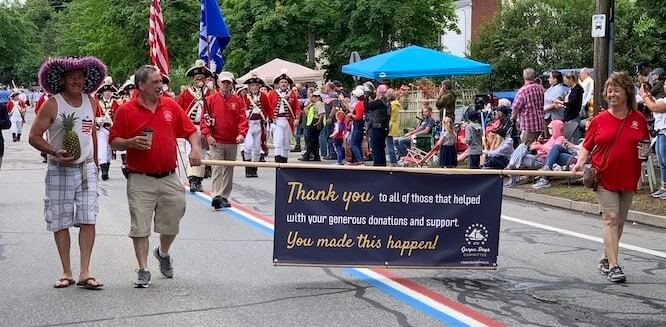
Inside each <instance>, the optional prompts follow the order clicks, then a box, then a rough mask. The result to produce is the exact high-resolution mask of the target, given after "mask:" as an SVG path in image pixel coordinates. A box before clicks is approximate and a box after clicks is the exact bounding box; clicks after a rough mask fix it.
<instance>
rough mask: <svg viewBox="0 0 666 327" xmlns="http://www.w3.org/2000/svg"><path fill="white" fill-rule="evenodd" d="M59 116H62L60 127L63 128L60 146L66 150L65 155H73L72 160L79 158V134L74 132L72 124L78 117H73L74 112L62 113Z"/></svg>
mask: <svg viewBox="0 0 666 327" xmlns="http://www.w3.org/2000/svg"><path fill="white" fill-rule="evenodd" d="M60 117H62V127H63V128H64V129H65V136H64V137H63V141H62V147H63V149H64V150H65V151H67V155H69V156H71V157H73V158H74V160H76V159H79V157H81V143H80V142H79V136H78V135H77V134H76V133H75V132H74V124H75V123H76V120H77V119H78V118H77V117H74V113H72V114H70V115H65V114H64V113H62V114H60Z"/></svg>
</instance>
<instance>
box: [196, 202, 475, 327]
mask: <svg viewBox="0 0 666 327" xmlns="http://www.w3.org/2000/svg"><path fill="white" fill-rule="evenodd" d="M187 194H188V195H190V196H192V197H194V198H195V199H197V200H199V201H201V202H202V203H205V204H207V205H210V200H209V199H207V198H206V197H205V196H204V195H203V194H201V193H198V192H197V193H189V192H188V193H187ZM221 211H222V212H224V213H225V214H228V215H230V216H232V217H234V218H236V219H239V220H240V221H242V222H244V223H247V224H248V225H250V226H252V227H254V228H256V229H257V230H259V231H261V232H264V233H266V234H268V235H270V236H273V229H270V228H268V227H266V226H264V225H262V224H259V223H257V222H255V221H254V220H252V219H249V218H247V217H246V216H244V215H243V214H241V213H238V212H236V211H233V210H228V209H222V210H221ZM342 271H343V272H345V273H346V274H348V275H350V276H352V277H354V278H356V279H358V280H361V281H364V282H366V283H368V284H370V285H372V286H374V287H376V288H377V289H379V290H380V291H382V292H384V293H386V294H388V295H390V296H393V297H394V298H396V299H398V300H400V301H402V302H403V303H405V304H407V305H409V306H412V307H414V308H416V309H418V310H420V311H421V312H423V313H425V314H427V315H430V316H432V317H434V318H435V319H437V320H439V321H440V322H442V323H443V324H445V325H446V326H455V327H458V326H460V327H463V326H469V325H467V324H465V323H463V322H462V321H459V320H458V319H456V318H454V317H451V316H449V315H447V314H445V313H443V312H441V311H439V310H436V309H435V308H433V307H431V306H429V305H427V304H425V303H423V302H421V301H419V300H417V299H415V298H413V297H411V296H409V295H408V294H405V293H402V292H400V291H398V290H396V289H394V288H392V287H390V286H389V285H386V284H384V283H383V282H381V281H380V280H378V279H375V278H374V277H372V276H368V275H366V274H364V273H362V272H361V271H359V270H358V269H355V268H343V269H342Z"/></svg>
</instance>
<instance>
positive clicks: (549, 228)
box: [502, 215, 666, 258]
mask: <svg viewBox="0 0 666 327" xmlns="http://www.w3.org/2000/svg"><path fill="white" fill-rule="evenodd" d="M502 219H505V220H508V221H512V222H515V223H519V224H523V225H528V226H532V227H536V228H540V229H544V230H547V231H551V232H555V233H560V234H564V235H569V236H573V237H578V238H582V239H585V240H588V241H594V242H598V243H603V242H604V240H603V239H602V238H601V237H596V236H591V235H587V234H583V233H578V232H574V231H570V230H567V229H562V228H558V227H553V226H550V225H544V224H540V223H535V222H532V221H527V220H523V219H519V218H514V217H510V216H506V215H502ZM620 247H621V248H624V249H627V250H632V251H637V252H642V253H645V254H650V255H653V256H656V257H660V258H666V252H662V251H657V250H652V249H647V248H643V247H640V246H636V245H631V244H626V243H620Z"/></svg>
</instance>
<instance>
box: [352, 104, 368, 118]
mask: <svg viewBox="0 0 666 327" xmlns="http://www.w3.org/2000/svg"><path fill="white" fill-rule="evenodd" d="M364 112H365V102H363V101H359V102H356V104H354V114H353V116H352V118H353V119H354V120H356V121H360V120H363V113H364Z"/></svg>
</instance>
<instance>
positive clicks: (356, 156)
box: [351, 120, 365, 162]
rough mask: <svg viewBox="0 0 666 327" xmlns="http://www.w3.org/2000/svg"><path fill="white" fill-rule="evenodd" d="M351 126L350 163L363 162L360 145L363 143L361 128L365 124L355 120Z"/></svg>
mask: <svg viewBox="0 0 666 327" xmlns="http://www.w3.org/2000/svg"><path fill="white" fill-rule="evenodd" d="M352 124H353V126H354V128H353V129H352V135H351V150H352V162H363V152H362V151H361V144H362V143H363V127H364V125H365V122H364V121H362V120H355V121H353V122H352Z"/></svg>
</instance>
